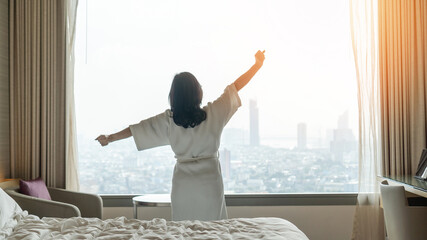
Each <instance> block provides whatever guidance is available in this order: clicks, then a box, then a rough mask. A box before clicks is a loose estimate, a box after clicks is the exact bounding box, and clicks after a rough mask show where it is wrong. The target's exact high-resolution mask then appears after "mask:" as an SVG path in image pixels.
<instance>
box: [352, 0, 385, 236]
mask: <svg viewBox="0 0 427 240" xmlns="http://www.w3.org/2000/svg"><path fill="white" fill-rule="evenodd" d="M377 7H378V5H377V1H376V0H350V23H351V35H352V44H353V53H354V54H353V55H354V62H355V69H356V77H357V95H358V108H359V192H358V197H357V205H356V211H355V215H354V221H353V234H352V239H360V240H365V239H372V240H379V239H381V240H383V239H384V218H383V212H382V211H381V208H380V193H379V184H378V181H377V179H376V178H377V176H378V175H379V174H380V172H381V170H380V169H381V166H380V163H381V157H380V154H381V152H380V149H381V139H382V138H384V135H381V132H380V124H381V123H380V117H379V116H380V109H379V102H380V92H379V89H378V88H379V82H378V61H379V60H378V58H379V57H380V56H379V55H378V38H377V36H378V24H377V23H378V10H377Z"/></svg>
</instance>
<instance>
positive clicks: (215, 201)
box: [96, 51, 265, 221]
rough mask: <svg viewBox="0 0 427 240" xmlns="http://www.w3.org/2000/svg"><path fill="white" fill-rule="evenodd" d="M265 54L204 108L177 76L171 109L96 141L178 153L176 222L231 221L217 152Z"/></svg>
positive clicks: (186, 77)
mask: <svg viewBox="0 0 427 240" xmlns="http://www.w3.org/2000/svg"><path fill="white" fill-rule="evenodd" d="M264 52H265V51H263V52H261V51H258V52H257V53H256V54H255V60H256V61H255V64H254V65H253V66H252V67H251V68H250V69H249V70H248V71H247V72H246V73H244V74H243V75H242V76H240V77H239V78H238V79H237V80H236V81H234V82H233V83H232V84H230V85H229V86H227V87H226V89H225V91H224V93H223V94H222V95H221V96H220V97H219V98H218V99H217V100H215V101H214V102H212V103H208V105H207V106H205V107H203V108H200V104H201V102H202V97H203V91H202V88H201V86H200V84H199V82H198V81H197V79H196V78H195V77H194V76H193V75H192V74H191V73H188V72H183V73H179V74H177V75H175V77H174V79H173V82H172V86H171V90H170V92H169V102H170V105H171V109H170V110H169V109H168V110H166V111H165V112H163V113H161V114H159V115H157V116H154V117H152V118H149V119H146V120H143V121H141V122H140V123H138V124H134V125H130V126H129V127H128V128H126V129H124V130H122V131H120V132H117V133H114V134H111V135H100V136H99V137H98V138H96V140H98V141H99V143H100V144H101V145H102V146H106V145H108V144H109V143H110V142H114V141H117V140H121V139H124V138H128V137H130V136H133V138H134V140H135V144H136V146H137V148H138V150H139V151H141V150H144V149H148V148H153V147H157V146H163V145H170V146H171V148H172V150H173V151H174V153H175V158H176V159H177V162H176V164H175V168H174V173H173V179H172V193H171V201H172V202H171V205H172V220H175V221H176V220H219V219H226V218H227V210H226V207H225V199H224V188H223V182H222V176H221V168H220V164H219V161H218V148H219V145H220V138H221V133H222V130H223V128H224V126H225V125H226V124H227V122H228V121H229V120H230V118H231V117H232V116H233V114H234V113H235V112H236V111H237V108H239V107H240V106H241V103H240V98H239V95H238V93H237V92H238V91H239V90H240V89H242V88H243V87H244V86H245V85H246V84H247V83H248V82H249V81H250V80H251V79H252V77H253V76H254V75H255V73H256V72H257V71H258V70H259V69H260V68H261V67H262V65H263V62H264V58H265V57H264Z"/></svg>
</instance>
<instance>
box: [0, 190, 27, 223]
mask: <svg viewBox="0 0 427 240" xmlns="http://www.w3.org/2000/svg"><path fill="white" fill-rule="evenodd" d="M16 212H22V209H21V207H19V205H18V204H17V203H16V202H15V200H13V198H11V197H10V196H9V195H8V194H7V193H6V192H5V191H3V189H1V188H0V228H3V227H4V225H5V224H6V223H7V222H8V221H10V220H11V219H12V217H13V215H14V214H15V213H16Z"/></svg>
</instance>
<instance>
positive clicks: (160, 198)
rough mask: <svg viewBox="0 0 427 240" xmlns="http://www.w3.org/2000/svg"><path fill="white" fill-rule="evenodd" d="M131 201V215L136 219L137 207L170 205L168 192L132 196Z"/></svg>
mask: <svg viewBox="0 0 427 240" xmlns="http://www.w3.org/2000/svg"><path fill="white" fill-rule="evenodd" d="M132 202H133V217H134V218H135V219H138V207H139V206H144V207H170V206H171V196H170V194H145V195H141V196H136V197H133V198H132Z"/></svg>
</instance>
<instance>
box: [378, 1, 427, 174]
mask: <svg viewBox="0 0 427 240" xmlns="http://www.w3.org/2000/svg"><path fill="white" fill-rule="evenodd" d="M378 7H379V54H380V61H379V66H380V67H379V70H380V71H379V72H380V85H381V87H380V90H381V122H382V136H383V139H384V144H383V146H382V156H383V158H382V163H383V172H382V174H383V175H386V176H392V177H394V176H401V175H414V174H415V172H416V168H417V166H418V162H419V160H420V156H421V151H422V149H424V148H426V142H427V141H426V140H427V135H426V129H427V125H426V119H427V115H426V112H427V104H426V98H427V91H426V88H427V86H426V82H427V75H426V61H427V54H426V48H427V37H426V24H425V23H426V19H427V10H426V1H425V0H408V1H402V0H379V1H378Z"/></svg>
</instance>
